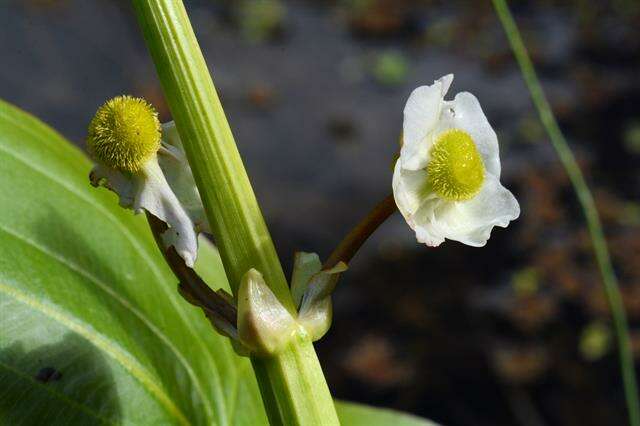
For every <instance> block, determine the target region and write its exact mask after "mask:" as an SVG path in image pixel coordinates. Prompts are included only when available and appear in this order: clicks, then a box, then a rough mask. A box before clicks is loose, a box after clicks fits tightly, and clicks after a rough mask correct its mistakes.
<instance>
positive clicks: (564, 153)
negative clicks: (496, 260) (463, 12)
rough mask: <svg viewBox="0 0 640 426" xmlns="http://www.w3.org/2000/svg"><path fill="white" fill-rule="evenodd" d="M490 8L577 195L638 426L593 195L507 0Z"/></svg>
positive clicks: (621, 316)
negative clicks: (532, 61)
mask: <svg viewBox="0 0 640 426" xmlns="http://www.w3.org/2000/svg"><path fill="white" fill-rule="evenodd" d="M493 5H494V7H495V9H496V13H497V14H498V17H499V18H500V22H501V23H502V26H503V28H504V31H505V33H506V34H507V38H508V39H509V43H510V44H511V49H512V50H513V54H514V56H515V57H516V60H517V61H518V64H519V65H520V70H521V72H522V77H523V78H524V81H525V83H526V85H527V87H528V88H529V92H530V93H531V98H532V100H533V103H534V105H535V107H536V109H537V110H538V114H539V116H540V120H541V121H542V124H543V125H544V127H545V129H546V131H547V133H548V135H549V139H551V144H552V145H553V148H554V149H555V150H556V152H557V154H558V157H559V158H560V161H561V162H562V165H563V166H564V168H565V170H566V171H567V174H568V175H569V179H570V180H571V184H572V185H573V188H574V190H575V192H576V195H577V197H578V201H579V202H580V206H581V208H582V210H583V212H584V215H585V219H586V222H587V227H588V229H589V234H590V235H591V241H592V243H593V250H594V254H595V257H596V262H597V264H598V268H599V269H600V274H601V275H602V283H603V285H604V290H605V294H606V297H607V301H608V302H609V306H610V308H611V314H612V316H613V323H614V326H615V331H616V338H617V341H618V352H619V357H620V368H621V369H622V379H623V384H624V392H625V397H626V402H627V410H628V412H629V421H630V424H631V425H632V426H640V407H639V405H638V385H637V383H636V373H635V366H634V362H633V355H632V353H631V343H630V339H629V326H628V324H627V318H626V313H625V310H624V305H623V303H622V296H621V295H620V288H619V286H618V280H617V278H616V275H615V272H614V270H613V266H612V264H611V257H610V256H609V249H608V248H607V242H606V240H605V237H604V232H603V230H602V224H601V223H600V217H599V215H598V211H597V209H596V206H595V202H594V200H593V196H592V194H591V191H590V190H589V187H588V186H587V183H586V181H585V179H584V175H583V174H582V171H581V170H580V167H579V166H578V163H577V162H576V159H575V156H574V155H573V152H572V151H571V148H570V147H569V144H568V143H567V140H566V139H565V137H564V135H563V134H562V131H561V130H560V127H559V126H558V122H557V121H556V119H555V116H554V115H553V112H552V111H551V107H550V105H549V102H548V101H547V98H546V97H545V95H544V92H543V90H542V86H541V85H540V81H539V80H538V76H537V75H536V71H535V69H534V67H533V64H532V63H531V59H530V58H529V54H528V53H527V48H526V47H525V45H524V42H523V41H522V37H521V36H520V31H519V30H518V27H517V25H516V23H515V21H514V19H513V16H512V15H511V12H510V10H509V7H508V6H507V2H506V0H493Z"/></svg>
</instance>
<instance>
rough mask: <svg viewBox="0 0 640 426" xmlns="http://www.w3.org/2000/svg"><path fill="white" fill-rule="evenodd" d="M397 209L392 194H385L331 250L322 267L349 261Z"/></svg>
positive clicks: (328, 267) (327, 267)
mask: <svg viewBox="0 0 640 426" xmlns="http://www.w3.org/2000/svg"><path fill="white" fill-rule="evenodd" d="M396 211H398V207H397V206H396V202H395V200H394V198H393V194H390V195H387V196H386V197H385V198H384V199H383V200H382V201H380V203H378V204H377V205H376V206H375V207H374V208H373V210H371V211H370V212H369V213H368V214H367V215H366V216H365V217H364V218H363V219H362V220H361V221H360V223H358V224H357V225H356V226H355V228H353V229H352V230H351V231H349V233H348V234H347V235H346V236H345V237H344V239H343V240H342V241H341V242H340V244H338V246H337V247H336V248H335V249H334V250H333V252H332V253H331V255H329V258H328V259H327V260H326V262H324V265H323V266H322V267H323V269H331V268H333V267H334V266H336V265H337V264H338V262H344V263H349V262H350V261H351V259H352V258H353V256H355V254H356V253H357V252H358V250H360V247H362V245H363V244H364V243H365V241H367V239H369V237H370V236H371V235H372V234H373V233H374V232H375V231H376V229H378V227H379V226H380V225H382V224H383V223H384V221H385V220H387V219H388V218H389V216H391V215H392V214H393V213H395V212H396Z"/></svg>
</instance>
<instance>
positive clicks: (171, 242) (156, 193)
mask: <svg viewBox="0 0 640 426" xmlns="http://www.w3.org/2000/svg"><path fill="white" fill-rule="evenodd" d="M141 173H143V174H144V179H143V180H142V182H141V184H140V187H139V189H138V194H137V196H136V199H135V202H134V209H135V210H136V211H138V210H139V209H145V210H147V211H148V212H149V213H151V214H152V215H154V216H155V217H157V218H158V219H160V220H162V221H163V222H165V223H167V224H168V225H169V229H167V231H165V233H164V235H163V239H164V243H165V244H166V245H167V247H168V246H173V247H174V248H175V249H176V251H177V252H178V254H179V255H180V257H182V258H183V259H184V261H185V263H186V264H187V266H189V267H193V264H194V263H195V260H196V257H197V255H198V237H197V234H196V230H195V227H194V224H193V222H192V221H191V218H190V217H189V215H188V213H187V211H186V210H185V208H184V207H183V206H182V204H181V203H180V201H179V200H178V197H176V195H175V194H174V193H173V190H172V189H171V187H170V186H169V184H168V183H167V180H166V179H165V177H164V174H163V173H162V170H161V169H160V166H159V165H158V162H157V160H155V159H152V160H150V161H148V162H146V163H145V164H144V166H143V168H142V170H141Z"/></svg>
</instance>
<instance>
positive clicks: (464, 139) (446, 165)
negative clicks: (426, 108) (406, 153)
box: [427, 129, 484, 201]
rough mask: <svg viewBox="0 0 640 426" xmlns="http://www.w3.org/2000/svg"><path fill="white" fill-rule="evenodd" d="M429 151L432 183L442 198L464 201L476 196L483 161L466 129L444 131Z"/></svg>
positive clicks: (481, 177)
mask: <svg viewBox="0 0 640 426" xmlns="http://www.w3.org/2000/svg"><path fill="white" fill-rule="evenodd" d="M429 154H430V157H431V158H430V160H429V164H428V165H427V173H428V179H429V184H430V186H431V188H432V189H433V191H434V192H435V193H436V194H438V195H439V196H440V197H442V198H444V199H446V200H451V201H462V200H468V199H470V198H473V197H474V196H475V195H476V194H477V193H478V192H479V191H480V188H481V187H482V182H483V181H484V163H483V162H482V157H481V156H480V153H479V152H478V148H477V147H476V144H475V143H474V142H473V139H472V138H471V136H470V135H469V134H468V133H467V132H465V131H463V130H460V129H452V130H447V131H446V132H443V133H442V134H441V135H440V136H438V140H436V142H435V143H434V144H433V146H432V147H431V151H430V153H429Z"/></svg>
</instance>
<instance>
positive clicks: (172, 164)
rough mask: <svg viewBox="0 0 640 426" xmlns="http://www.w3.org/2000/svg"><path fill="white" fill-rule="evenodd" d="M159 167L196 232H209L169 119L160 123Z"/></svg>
mask: <svg viewBox="0 0 640 426" xmlns="http://www.w3.org/2000/svg"><path fill="white" fill-rule="evenodd" d="M158 163H159V164H160V168H161V169H162V172H163V173H164V175H165V178H166V179H167V182H168V183H169V186H170V187H171V189H172V190H173V192H174V194H176V196H177V197H178V200H179V201H180V203H181V204H182V206H183V207H184V209H185V210H186V211H187V213H188V214H189V217H190V218H191V220H192V221H193V224H194V226H195V228H196V231H198V232H211V228H210V226H209V222H208V221H207V217H206V214H205V211H204V207H203V205H202V199H201V198H200V193H199V192H198V188H197V187H196V182H195V180H194V178H193V174H192V173H191V167H190V166H189V163H188V161H187V157H186V155H185V153H184V149H183V148H182V141H181V140H180V136H179V135H178V131H177V130H176V127H175V125H174V123H173V121H170V122H168V123H165V124H163V125H162V146H161V148H160V150H159V151H158Z"/></svg>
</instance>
